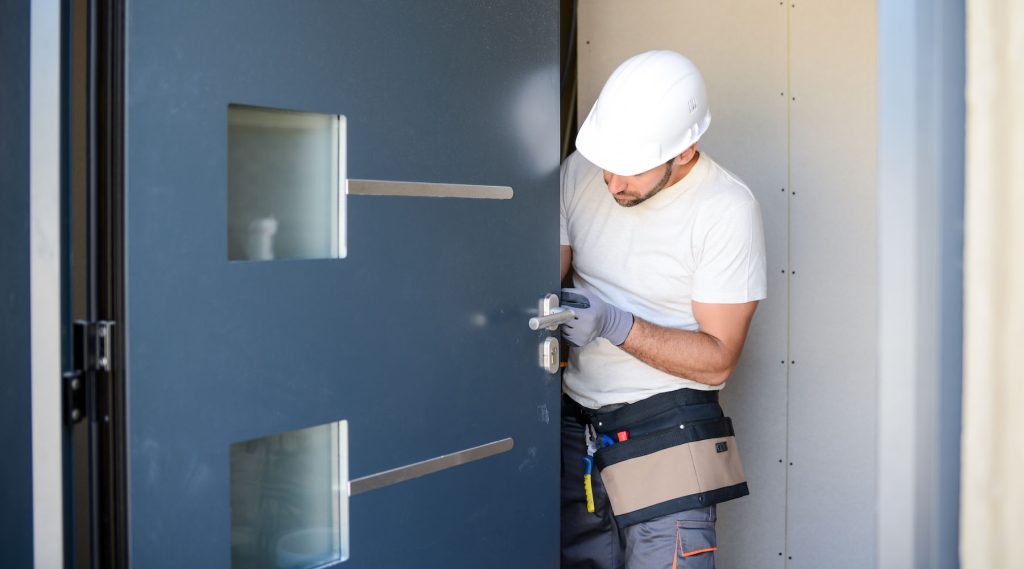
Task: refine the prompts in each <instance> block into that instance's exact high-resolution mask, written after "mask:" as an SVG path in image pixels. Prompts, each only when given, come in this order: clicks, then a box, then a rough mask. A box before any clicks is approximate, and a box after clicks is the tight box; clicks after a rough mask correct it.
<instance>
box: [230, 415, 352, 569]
mask: <svg viewBox="0 0 1024 569" xmlns="http://www.w3.org/2000/svg"><path fill="white" fill-rule="evenodd" d="M347 440H348V429H347V423H346V422H345V421H339V422H337V423H330V424H327V425H321V426H318V427H311V428H308V429H301V430H298V431H291V432H288V433H284V434H280V435H274V436H271V437H266V438H262V439H255V440H251V441H245V442H241V443H235V444H233V445H231V566H232V567H234V568H235V569H241V568H245V569H281V568H294V569H305V568H312V567H319V566H321V565H324V564H327V563H332V562H338V561H344V560H346V559H347V558H348V466H347V456H346V455H347V450H346V448H347Z"/></svg>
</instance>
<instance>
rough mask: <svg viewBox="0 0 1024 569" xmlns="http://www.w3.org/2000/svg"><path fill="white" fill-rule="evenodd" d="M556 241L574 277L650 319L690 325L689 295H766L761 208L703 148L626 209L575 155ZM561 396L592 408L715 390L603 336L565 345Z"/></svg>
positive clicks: (705, 298) (734, 300) (565, 175)
mask: <svg viewBox="0 0 1024 569" xmlns="http://www.w3.org/2000/svg"><path fill="white" fill-rule="evenodd" d="M561 187H562V190H561V195H562V199H561V214H562V221H561V229H562V233H561V244H562V245H569V246H571V247H572V264H573V268H574V269H575V277H574V282H575V285H576V286H577V287H583V288H587V289H590V290H592V291H594V292H595V293H596V294H597V295H598V296H600V297H601V298H603V299H604V300H605V301H607V302H610V303H612V304H614V305H615V306H618V307H619V308H622V309H623V310H627V311H629V312H632V313H633V314H635V315H637V316H639V317H641V318H643V319H644V320H647V321H649V322H652V323H654V324H657V325H659V326H666V327H672V328H680V329H684V330H696V329H697V328H698V325H697V321H696V320H695V319H694V317H693V309H692V306H691V300H696V301H698V302H704V303H712V304H740V303H744V302H750V301H753V300H761V299H763V298H765V296H766V294H767V275H766V273H765V247H764V228H763V225H762V221H761V209H760V207H759V206H758V203H757V200H756V199H755V198H754V195H753V194H752V193H751V192H750V189H749V188H747V186H746V185H745V184H744V183H743V182H742V181H740V180H739V178H737V177H736V176H734V175H733V174H731V173H730V172H728V171H726V170H725V169H724V168H722V167H721V166H719V165H718V164H717V163H715V162H714V161H713V160H712V159H711V158H710V157H708V156H707V155H706V154H704V153H700V154H699V158H698V159H697V163H696V164H695V165H694V167H693V168H692V169H691V170H690V172H689V173H688V174H687V175H686V176H685V177H684V178H683V179H682V180H680V181H679V182H677V183H676V184H675V185H673V186H671V187H668V188H665V189H663V190H661V192H659V193H657V194H655V195H654V196H653V197H651V198H650V199H648V200H647V201H645V202H643V203H641V204H638V205H636V206H634V207H628V208H627V207H622V206H620V205H618V203H616V202H615V200H614V199H613V198H612V196H611V194H610V193H609V192H608V188H607V186H606V185H605V183H604V178H603V172H602V171H601V169H599V168H598V167H597V166H594V165H593V164H591V163H590V162H588V161H587V159H586V158H584V157H583V156H582V155H580V154H579V153H578V152H577V153H574V154H573V155H572V156H570V157H569V158H567V159H566V160H565V162H564V163H563V164H562V180H561ZM563 384H564V389H565V392H566V393H567V394H568V395H569V396H570V397H572V398H573V399H575V400H576V401H578V402H579V403H580V404H581V405H584V406H586V407H590V408H595V409H596V408H598V407H602V406H604V405H611V404H615V403H633V402H635V401H639V400H641V399H646V398H648V397H650V396H652V395H655V394H658V393H663V392H666V391H672V390H674V389H679V388H682V387H688V388H691V389H702V390H711V389H721V386H719V387H712V386H710V385H706V384H702V383H698V382H696V381H692V380H689V379H683V378H679V377H676V376H674V375H671V374H668V373H665V372H663V371H660V370H658V369H655V368H653V367H651V366H650V365H648V364H646V363H644V362H642V361H640V360H639V359H637V358H635V357H633V356H632V355H630V354H629V353H627V352H626V351H625V350H622V349H621V348H619V347H617V346H614V345H612V344H611V342H609V341H607V340H605V339H604V338H598V339H597V340H595V341H593V342H591V343H589V344H587V345H586V346H583V347H582V348H576V347H573V348H571V349H570V350H569V366H568V368H567V369H566V370H565V374H564V376H563Z"/></svg>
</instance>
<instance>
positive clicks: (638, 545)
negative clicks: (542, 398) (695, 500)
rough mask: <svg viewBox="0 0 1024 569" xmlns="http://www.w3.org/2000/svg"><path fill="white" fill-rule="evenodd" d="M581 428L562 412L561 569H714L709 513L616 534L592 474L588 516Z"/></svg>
mask: <svg viewBox="0 0 1024 569" xmlns="http://www.w3.org/2000/svg"><path fill="white" fill-rule="evenodd" d="M586 453H587V446H586V442H585V440H584V427H583V424H582V423H580V422H579V421H578V420H577V419H576V417H575V416H574V414H573V413H572V411H571V410H569V409H567V408H566V407H565V405H563V406H562V569H623V568H625V569H673V568H674V569H714V567H715V553H714V550H715V548H716V540H715V519H716V518H715V507H714V506H709V507H706V508H697V509H694V510H686V511H683V512H677V513H675V514H669V515H667V516H662V517H660V518H655V519H653V520H650V521H648V522H643V523H639V524H635V525H632V526H629V527H627V528H621V529H620V528H619V527H618V526H617V525H616V524H615V518H614V517H612V512H611V505H610V504H609V503H608V495H607V493H606V492H605V489H604V484H602V483H601V476H600V474H598V472H597V468H596V467H595V468H594V471H593V474H592V477H593V480H592V484H593V488H594V508H595V511H594V512H593V513H590V512H587V502H586V494H585V492H584V489H583V457H584V456H585V455H586Z"/></svg>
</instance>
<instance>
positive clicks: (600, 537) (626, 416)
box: [561, 51, 766, 569]
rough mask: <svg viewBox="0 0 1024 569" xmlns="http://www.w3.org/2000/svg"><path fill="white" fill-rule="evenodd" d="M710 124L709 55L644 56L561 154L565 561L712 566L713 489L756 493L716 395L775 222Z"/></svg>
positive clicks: (752, 303)
mask: <svg viewBox="0 0 1024 569" xmlns="http://www.w3.org/2000/svg"><path fill="white" fill-rule="evenodd" d="M710 122H711V115H710V113H709V111H708V101H707V93H706V89H705V86H704V81H703V78H702V77H701V75H700V72H699V71H698V69H697V68H696V67H695V66H694V65H693V63H692V62H690V60H688V59H687V58H686V57H684V56H682V55H680V54H678V53H675V52H671V51H651V52H647V53H642V54H639V55H636V56H634V57H632V58H630V59H628V60H626V61H625V62H624V63H623V64H622V65H621V66H619V68H618V69H616V71H615V72H614V73H613V74H612V75H611V77H610V78H609V79H608V82H607V83H606V84H605V86H604V89H603V90H602V91H601V94H600V96H599V98H598V100H597V102H596V103H595V105H594V107H593V109H592V110H591V112H590V115H589V116H588V117H587V119H586V121H585V122H584V124H583V126H582V128H581V129H580V132H579V135H578V137H577V139H576V147H577V152H576V153H574V154H573V155H572V156H570V157H569V158H567V159H566V161H565V162H564V163H563V165H562V172H561V185H562V189H561V192H562V195H561V229H562V232H561V245H562V246H561V271H562V278H563V279H564V278H565V276H566V274H567V273H568V271H569V269H570V268H571V269H573V282H574V285H575V287H576V288H570V289H563V291H562V299H563V304H564V305H567V306H569V307H571V308H572V309H573V311H574V312H575V313H576V317H575V319H573V320H570V321H569V322H567V323H565V324H563V326H562V334H563V336H564V338H565V339H566V340H568V341H569V342H570V344H572V345H573V347H571V349H570V351H569V363H568V367H567V368H566V371H565V374H564V377H563V391H564V395H563V405H562V415H563V419H562V461H563V467H562V468H563V476H562V567H563V568H570V567H571V568H602V569H603V568H608V569H612V568H621V567H623V566H625V567H626V569H648V568H655V567H658V568H669V567H671V568H673V569H680V568H697V567H700V568H713V567H714V552H715V550H716V549H717V545H716V540H715V528H714V524H715V519H716V517H715V516H716V513H715V504H716V503H719V502H722V501H725V500H729V499H732V498H736V497H739V496H742V495H745V494H746V493H747V486H746V481H745V479H744V477H743V472H742V466H741V465H740V462H739V456H738V454H737V452H738V451H737V450H736V444H735V439H734V438H733V434H732V425H731V422H729V420H728V418H725V417H724V415H723V413H722V411H721V407H719V405H718V398H717V395H718V390H719V389H721V388H722V387H723V386H724V385H725V381H726V379H728V377H729V375H730V374H731V373H732V371H733V369H735V367H736V363H737V360H738V359H739V356H740V352H741V350H742V348H743V343H744V340H745V338H746V335H747V329H748V327H749V324H750V320H751V318H752V317H753V315H754V310H755V308H756V306H757V302H758V301H759V300H761V299H763V298H765V296H766V274H765V253H764V235H763V233H764V232H763V228H762V222H761V213H760V208H759V206H758V204H757V201H756V200H755V198H754V196H753V195H752V194H751V192H750V190H749V189H748V188H747V187H746V186H745V185H744V184H743V182H741V181H740V180H739V179H738V178H736V177H735V176H734V175H732V174H731V173H729V172H728V171H726V170H725V169H723V168H722V167H720V166H719V165H718V164H716V163H715V162H714V161H712V160H711V158H709V157H708V156H707V155H705V154H703V153H701V152H698V151H697V141H698V140H699V139H700V137H701V136H702V135H703V134H704V133H705V131H706V130H707V128H708V126H709V124H710ZM588 471H589V472H590V475H589V476H586V474H587V472H588ZM588 495H590V496H592V499H589V498H588ZM588 502H590V503H589V504H588ZM588 510H593V511H588Z"/></svg>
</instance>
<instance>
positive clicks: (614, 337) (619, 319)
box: [559, 288, 633, 347]
mask: <svg viewBox="0 0 1024 569" xmlns="http://www.w3.org/2000/svg"><path fill="white" fill-rule="evenodd" d="M559 298H560V303H561V305H562V306H565V307H567V308H571V309H572V311H573V312H575V313H576V318H574V319H573V320H570V321H568V322H565V323H564V324H562V336H563V337H564V338H565V339H566V340H569V341H570V342H572V343H573V344H575V345H577V346H579V347H583V346H586V345H587V344H589V343H590V342H593V341H594V340H596V339H597V338H599V337H600V338H606V339H607V340H608V341H609V342H611V343H612V344H615V345H616V346H621V345H622V343H623V342H625V341H626V336H628V335H629V331H630V329H632V328H633V315H632V314H630V313H629V312H626V311H625V310H623V309H621V308H619V307H617V306H614V305H611V304H608V303H607V302H605V301H603V300H601V298H600V297H599V296H597V294H595V293H594V292H593V291H589V290H587V289H585V288H563V289H562V294H561V295H559Z"/></svg>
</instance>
